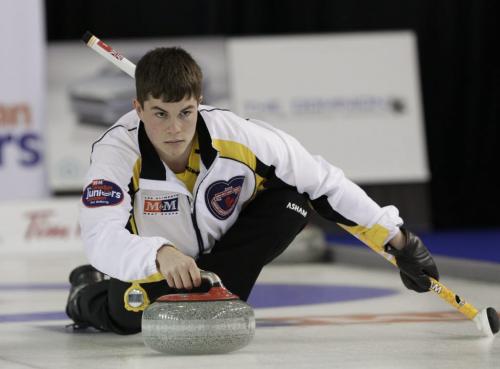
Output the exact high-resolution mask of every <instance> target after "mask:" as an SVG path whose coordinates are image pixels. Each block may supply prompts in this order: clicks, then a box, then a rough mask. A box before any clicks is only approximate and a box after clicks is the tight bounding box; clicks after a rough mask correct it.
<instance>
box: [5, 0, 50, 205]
mask: <svg viewBox="0 0 500 369" xmlns="http://www.w3.org/2000/svg"><path fill="white" fill-rule="evenodd" d="M42 6H43V3H42V1H41V0H4V1H2V4H1V10H0V34H1V35H3V36H4V37H3V38H2V47H1V48H0V182H1V188H2V190H1V191H0V200H4V199H19V198H38V197H42V196H44V195H46V194H47V185H46V178H45V173H44V159H43V154H44V150H43V140H44V137H43V133H44V123H45V122H44V121H45V76H46V72H45V53H46V51H45V48H46V45H45V26H44V18H43V11H42Z"/></svg>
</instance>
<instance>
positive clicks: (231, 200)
mask: <svg viewBox="0 0 500 369" xmlns="http://www.w3.org/2000/svg"><path fill="white" fill-rule="evenodd" d="M244 180H245V177H243V176H237V177H233V178H231V179H230V180H229V181H227V182H226V181H217V182H214V183H212V184H211V185H210V186H208V188H207V191H206V192H205V201H206V203H207V207H208V209H209V210H210V212H211V213H212V214H213V216H214V217H216V218H217V219H220V220H224V219H227V218H229V216H230V215H231V214H232V213H233V211H234V209H235V208H236V204H237V202H238V199H239V197H240V193H241V188H242V187H243V182H244Z"/></svg>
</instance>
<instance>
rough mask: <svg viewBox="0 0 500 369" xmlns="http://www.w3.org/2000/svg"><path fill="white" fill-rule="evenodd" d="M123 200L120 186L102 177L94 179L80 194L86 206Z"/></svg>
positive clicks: (91, 206)
mask: <svg viewBox="0 0 500 369" xmlns="http://www.w3.org/2000/svg"><path fill="white" fill-rule="evenodd" d="M122 201H123V192H122V190H121V188H120V187H119V186H118V185H117V184H115V183H113V182H109V181H106V180H104V179H95V180H93V181H92V183H91V184H89V185H88V186H87V187H85V190H83V195H82V202H83V205H85V206H86V207H88V208H97V207H100V206H108V205H117V204H119V203H121V202H122Z"/></svg>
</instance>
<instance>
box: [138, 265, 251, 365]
mask: <svg viewBox="0 0 500 369" xmlns="http://www.w3.org/2000/svg"><path fill="white" fill-rule="evenodd" d="M201 277H202V279H204V280H207V281H208V282H209V284H210V290H209V291H208V292H204V293H195V292H193V293H182V294H171V295H164V296H161V297H159V298H158V299H157V300H156V301H155V302H154V303H153V304H151V305H149V306H148V307H147V308H146V309H145V310H144V312H143V314H142V336H143V339H144V343H145V345H146V346H148V347H150V348H152V349H153V350H156V351H159V352H163V353H168V354H177V355H195V354H221V353H227V352H231V351H234V350H238V349H240V348H242V347H245V346H246V345H248V344H249V343H250V341H251V340H252V338H253V336H254V334H255V315H254V312H253V309H252V307H251V306H250V305H248V304H246V303H245V302H243V301H241V300H240V299H239V298H238V296H236V295H234V294H232V293H231V292H229V291H228V290H227V289H226V288H225V287H224V286H223V285H222V282H221V280H220V278H219V277H218V276H217V275H216V274H214V273H211V272H206V271H202V272H201Z"/></svg>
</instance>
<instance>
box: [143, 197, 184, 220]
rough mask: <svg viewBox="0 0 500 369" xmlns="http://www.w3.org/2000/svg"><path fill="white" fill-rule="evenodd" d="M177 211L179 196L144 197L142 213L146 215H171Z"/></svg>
mask: <svg viewBox="0 0 500 369" xmlns="http://www.w3.org/2000/svg"><path fill="white" fill-rule="evenodd" d="M178 212H179V197H178V196H177V195H175V196H173V197H172V196H170V197H163V196H159V197H158V196H155V197H146V198H145V199H144V214H147V215H173V214H177V213H178Z"/></svg>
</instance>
